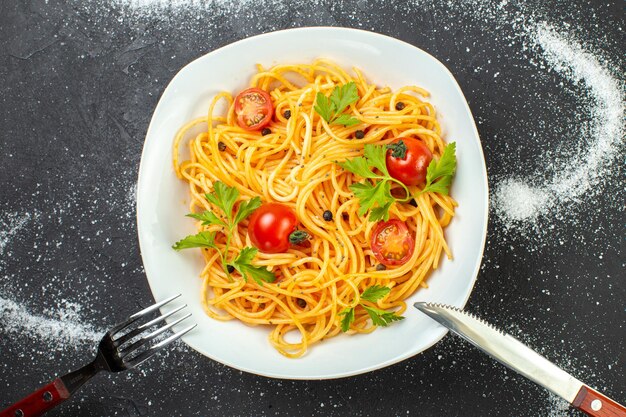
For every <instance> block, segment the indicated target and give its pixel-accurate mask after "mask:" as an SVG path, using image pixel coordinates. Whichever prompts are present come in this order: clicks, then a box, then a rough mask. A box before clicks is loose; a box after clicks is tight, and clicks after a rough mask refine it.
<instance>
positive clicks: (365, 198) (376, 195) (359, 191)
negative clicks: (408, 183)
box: [349, 180, 395, 220]
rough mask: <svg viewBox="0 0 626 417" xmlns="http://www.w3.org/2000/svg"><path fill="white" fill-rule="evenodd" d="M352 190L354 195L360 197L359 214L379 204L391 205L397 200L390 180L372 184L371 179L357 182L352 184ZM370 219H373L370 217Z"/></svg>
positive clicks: (379, 205) (380, 205) (380, 206)
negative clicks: (392, 193)
mask: <svg viewBox="0 0 626 417" xmlns="http://www.w3.org/2000/svg"><path fill="white" fill-rule="evenodd" d="M349 188H350V190H352V192H353V193H354V196H355V197H356V198H358V199H359V205H360V207H359V211H358V213H359V216H362V215H364V214H365V212H367V210H369V209H371V208H372V207H374V204H377V205H378V207H379V208H381V209H382V208H383V207H387V206H388V207H387V211H388V209H389V207H391V203H393V202H394V201H395V198H394V197H393V196H392V195H391V184H389V181H384V180H383V181H379V182H377V183H376V184H375V185H372V184H371V183H370V182H369V181H365V182H357V183H354V184H350V186H349ZM370 220H372V219H371V218H370Z"/></svg>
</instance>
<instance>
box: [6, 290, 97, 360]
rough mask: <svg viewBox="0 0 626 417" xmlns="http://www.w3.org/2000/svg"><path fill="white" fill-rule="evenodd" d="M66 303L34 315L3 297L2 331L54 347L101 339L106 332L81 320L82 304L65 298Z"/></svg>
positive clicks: (22, 306) (20, 305)
mask: <svg viewBox="0 0 626 417" xmlns="http://www.w3.org/2000/svg"><path fill="white" fill-rule="evenodd" d="M62 304H63V305H62V306H61V307H60V308H58V309H55V310H48V311H46V314H45V315H40V314H34V313H32V312H31V311H30V310H29V309H28V308H27V307H25V306H24V305H22V304H18V303H16V302H15V301H12V300H9V299H7V298H4V297H2V296H0V330H1V331H2V333H5V334H17V335H27V336H28V337H31V338H33V339H36V340H37V341H38V342H45V343H46V346H48V347H50V348H57V349H59V348H63V347H66V346H76V345H79V344H81V343H92V344H93V343H94V342H97V341H99V340H100V339H101V338H102V336H103V335H104V333H105V331H104V330H100V329H96V328H95V327H94V326H92V325H89V324H85V323H83V322H82V321H81V317H80V313H81V306H80V305H78V304H76V303H72V302H68V301H63V302H62Z"/></svg>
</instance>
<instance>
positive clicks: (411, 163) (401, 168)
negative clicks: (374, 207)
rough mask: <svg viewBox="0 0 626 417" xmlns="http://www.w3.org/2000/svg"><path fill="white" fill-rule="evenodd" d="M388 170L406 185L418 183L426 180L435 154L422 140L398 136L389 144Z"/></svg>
mask: <svg viewBox="0 0 626 417" xmlns="http://www.w3.org/2000/svg"><path fill="white" fill-rule="evenodd" d="M387 146H388V148H389V150H388V151H387V160H386V162H387V171H389V175H391V176H392V177H393V178H395V179H397V180H398V181H400V182H402V183H403V184H404V185H418V184H421V183H423V182H424V180H426V170H427V169H428V164H430V161H432V160H433V154H432V152H431V151H430V149H428V147H427V146H426V145H424V144H423V143H422V142H421V141H420V140H418V139H413V138H398V139H396V140H394V141H393V142H391V143H390V144H389V145H387Z"/></svg>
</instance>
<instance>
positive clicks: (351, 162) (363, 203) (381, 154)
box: [339, 143, 409, 221]
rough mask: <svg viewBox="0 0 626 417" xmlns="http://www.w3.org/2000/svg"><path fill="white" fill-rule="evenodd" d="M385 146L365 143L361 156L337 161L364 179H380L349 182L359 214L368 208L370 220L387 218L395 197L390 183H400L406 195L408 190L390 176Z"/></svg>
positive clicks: (362, 213)
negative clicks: (357, 201) (356, 200)
mask: <svg viewBox="0 0 626 417" xmlns="http://www.w3.org/2000/svg"><path fill="white" fill-rule="evenodd" d="M386 157H387V148H386V147H385V146H381V145H372V144H369V143H368V144H366V145H365V146H364V151H363V156H359V157H357V158H352V159H347V160H346V161H344V162H339V166H340V167H342V168H343V169H345V170H346V171H350V172H352V173H353V174H356V175H358V176H361V177H363V178H366V179H380V181H378V182H372V181H367V180H366V181H364V182H360V183H354V184H350V186H349V188H350V190H352V192H353V193H354V196H355V197H356V198H358V199H359V205H360V207H359V211H358V213H359V215H361V216H362V215H364V214H365V212H367V211H368V210H370V217H369V219H370V221H378V220H381V219H383V220H389V209H390V208H391V205H392V204H393V203H394V202H396V201H397V199H396V198H395V197H394V196H392V195H391V183H392V182H395V183H397V184H400V185H401V186H402V187H403V188H404V190H405V192H406V195H407V196H408V195H409V191H408V189H407V188H406V186H405V185H404V184H402V183H401V182H399V181H398V180H396V179H394V178H392V177H391V176H390V175H389V171H387V163H386ZM371 167H374V168H376V169H378V170H379V171H380V172H381V174H377V173H376V172H374V171H373V170H372V169H371Z"/></svg>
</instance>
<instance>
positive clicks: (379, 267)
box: [376, 264, 387, 271]
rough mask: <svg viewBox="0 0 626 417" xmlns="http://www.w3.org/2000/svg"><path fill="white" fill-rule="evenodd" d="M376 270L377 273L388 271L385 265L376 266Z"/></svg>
mask: <svg viewBox="0 0 626 417" xmlns="http://www.w3.org/2000/svg"><path fill="white" fill-rule="evenodd" d="M376 270H377V271H385V270H387V267H386V266H385V265H384V264H378V265H376Z"/></svg>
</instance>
